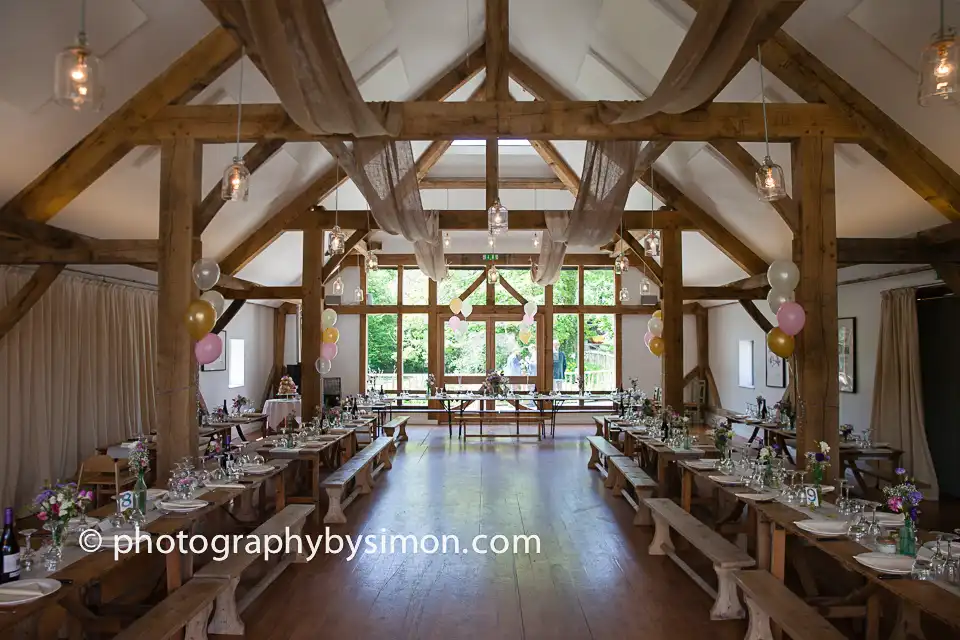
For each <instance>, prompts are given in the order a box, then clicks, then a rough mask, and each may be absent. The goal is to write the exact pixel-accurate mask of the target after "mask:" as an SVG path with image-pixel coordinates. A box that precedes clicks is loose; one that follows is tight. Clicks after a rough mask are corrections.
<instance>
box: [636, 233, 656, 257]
mask: <svg viewBox="0 0 960 640" xmlns="http://www.w3.org/2000/svg"><path fill="white" fill-rule="evenodd" d="M640 244H641V245H642V246H643V252H644V253H646V254H647V255H648V256H650V257H651V258H656V257H657V256H659V255H660V234H658V233H657V232H656V231H650V232H649V233H647V235H645V236H643V239H642V240H641V241H640Z"/></svg>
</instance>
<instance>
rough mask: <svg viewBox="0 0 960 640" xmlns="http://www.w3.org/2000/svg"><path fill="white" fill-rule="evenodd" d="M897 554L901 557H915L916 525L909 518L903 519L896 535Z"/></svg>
mask: <svg viewBox="0 0 960 640" xmlns="http://www.w3.org/2000/svg"><path fill="white" fill-rule="evenodd" d="M897 553H898V554H899V555H901V556H911V557H913V556H916V555H917V525H916V523H915V522H914V521H913V518H911V517H910V516H907V517H905V518H904V519H903V526H901V527H900V531H899V533H898V535H897Z"/></svg>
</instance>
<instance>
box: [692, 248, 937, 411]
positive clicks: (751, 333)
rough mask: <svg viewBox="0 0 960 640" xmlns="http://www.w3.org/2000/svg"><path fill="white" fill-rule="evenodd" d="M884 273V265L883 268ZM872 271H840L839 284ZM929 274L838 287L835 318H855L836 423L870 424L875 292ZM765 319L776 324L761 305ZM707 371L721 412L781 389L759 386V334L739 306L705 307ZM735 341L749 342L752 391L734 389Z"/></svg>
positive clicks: (776, 395) (773, 397)
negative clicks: (847, 381)
mask: <svg viewBox="0 0 960 640" xmlns="http://www.w3.org/2000/svg"><path fill="white" fill-rule="evenodd" d="M883 271H885V272H889V271H890V267H885V268H883ZM870 272H874V273H877V272H879V270H878V269H877V268H867V267H859V268H856V269H853V268H851V269H843V270H841V272H840V281H841V282H843V281H844V280H849V279H851V278H853V277H859V276H861V275H866V274H868V273H870ZM934 281H935V277H934V275H933V272H929V271H928V272H925V273H920V274H914V275H908V276H898V277H894V278H885V279H883V280H874V281H871V282H864V283H857V284H850V285H841V286H840V287H839V289H838V302H837V307H838V308H837V311H838V315H839V317H841V318H847V317H854V318H856V320H857V336H856V339H857V347H856V351H857V353H856V358H857V384H856V392H855V393H841V394H840V423H841V424H852V425H853V426H854V428H855V429H857V430H862V429H865V428H867V427H868V426H869V424H870V413H871V410H872V407H873V376H874V372H875V371H876V360H877V341H878V339H879V335H880V292H881V291H886V290H888V289H898V288H900V287H908V286H913V285H919V284H927V283H930V282H934ZM758 306H759V307H760V309H761V310H762V311H764V312H765V315H766V316H767V317H768V318H769V319H770V320H771V322H774V324H776V321H775V319H774V317H773V314H771V313H770V310H769V309H768V308H767V304H766V302H763V301H761V302H760V303H759V305H758ZM709 325H710V368H711V370H712V371H713V376H714V378H715V379H716V382H717V390H718V391H719V392H720V400H721V402H722V403H723V407H724V408H725V409H730V410H734V411H741V410H744V409H746V403H747V402H751V403H752V402H754V399H755V398H756V397H757V395H762V396H764V397H765V398H767V400H768V402H770V403H771V404H772V402H775V401H777V400H779V399H780V397H781V396H782V395H783V389H777V388H769V387H767V386H766V385H765V384H764V360H763V359H764V357H765V354H766V350H765V347H764V340H765V336H764V334H763V332H762V331H761V330H760V328H759V327H757V325H756V323H755V322H754V321H753V320H752V319H751V318H750V316H748V315H747V313H746V311H744V310H743V308H742V307H741V306H740V305H739V304H731V305H723V306H718V307H711V308H710V310H709ZM740 340H753V341H754V377H755V380H756V383H757V388H756V389H742V388H740V387H739V386H738V370H737V362H738V356H737V349H738V344H739V341H740Z"/></svg>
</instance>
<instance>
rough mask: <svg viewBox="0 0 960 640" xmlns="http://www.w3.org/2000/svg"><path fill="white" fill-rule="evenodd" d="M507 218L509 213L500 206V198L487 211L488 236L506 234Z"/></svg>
mask: <svg viewBox="0 0 960 640" xmlns="http://www.w3.org/2000/svg"><path fill="white" fill-rule="evenodd" d="M509 217H510V212H509V211H508V210H507V208H506V207H505V206H503V205H502V204H500V198H497V199H496V200H494V201H493V204H492V205H490V208H489V209H487V231H489V232H490V235H492V236H499V235H501V234H504V233H506V232H507V229H508V228H509V224H508V220H509Z"/></svg>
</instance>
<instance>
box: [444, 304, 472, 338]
mask: <svg viewBox="0 0 960 640" xmlns="http://www.w3.org/2000/svg"><path fill="white" fill-rule="evenodd" d="M450 311H453V313H454V315H452V316H450V319H449V320H447V326H449V327H450V329H451V331H455V332H457V333H459V334H461V335H462V334H466V333H467V328H468V325H467V318H469V317H470V314H471V313H473V305H472V304H470V301H464V300H461V299H460V298H454V299H453V300H451V301H450ZM458 313H459V314H462V315H463V319H462V320H461V319H460V317H459V316H457V315H456V314H458Z"/></svg>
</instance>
